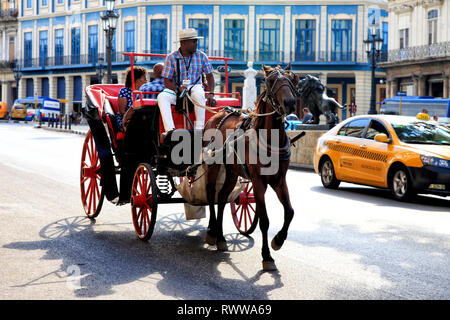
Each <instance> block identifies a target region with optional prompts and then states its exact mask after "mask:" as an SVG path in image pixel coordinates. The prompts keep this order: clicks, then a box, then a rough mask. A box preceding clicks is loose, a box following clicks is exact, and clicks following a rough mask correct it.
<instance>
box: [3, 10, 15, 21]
mask: <svg viewBox="0 0 450 320" xmlns="http://www.w3.org/2000/svg"><path fill="white" fill-rule="evenodd" d="M17 15H18V11H17V9H4V10H0V20H10V19H12V20H15V19H17Z"/></svg>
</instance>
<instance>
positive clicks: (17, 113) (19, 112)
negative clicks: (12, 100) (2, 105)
mask: <svg viewBox="0 0 450 320" xmlns="http://www.w3.org/2000/svg"><path fill="white" fill-rule="evenodd" d="M26 116H27V107H26V106H25V105H23V104H14V105H13V107H12V108H11V116H10V118H11V119H18V120H24V119H25V117H26Z"/></svg>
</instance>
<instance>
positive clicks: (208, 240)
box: [205, 232, 217, 246]
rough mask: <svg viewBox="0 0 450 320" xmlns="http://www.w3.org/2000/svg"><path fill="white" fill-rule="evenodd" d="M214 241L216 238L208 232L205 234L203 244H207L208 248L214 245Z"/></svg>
mask: <svg viewBox="0 0 450 320" xmlns="http://www.w3.org/2000/svg"><path fill="white" fill-rule="evenodd" d="M216 241H217V238H216V237H213V236H210V235H209V233H208V232H207V233H206V236H205V242H206V243H207V244H209V245H210V246H213V245H215V244H216Z"/></svg>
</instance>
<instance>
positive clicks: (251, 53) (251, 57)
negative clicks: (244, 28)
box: [248, 6, 258, 61]
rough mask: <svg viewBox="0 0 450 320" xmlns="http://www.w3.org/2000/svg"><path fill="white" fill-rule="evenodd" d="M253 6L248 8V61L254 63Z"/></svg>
mask: <svg viewBox="0 0 450 320" xmlns="http://www.w3.org/2000/svg"><path fill="white" fill-rule="evenodd" d="M255 19H256V18H255V6H249V7H248V60H249V61H254V59H255V50H258V49H257V48H255V39H256V33H255Z"/></svg>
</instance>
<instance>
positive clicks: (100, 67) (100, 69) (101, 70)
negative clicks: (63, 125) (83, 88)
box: [95, 57, 105, 84]
mask: <svg viewBox="0 0 450 320" xmlns="http://www.w3.org/2000/svg"><path fill="white" fill-rule="evenodd" d="M103 62H104V60H103V58H102V57H100V58H98V62H97V66H96V67H95V75H96V76H97V80H98V83H99V84H101V83H102V79H103V76H104V75H105V65H104V63H103Z"/></svg>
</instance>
